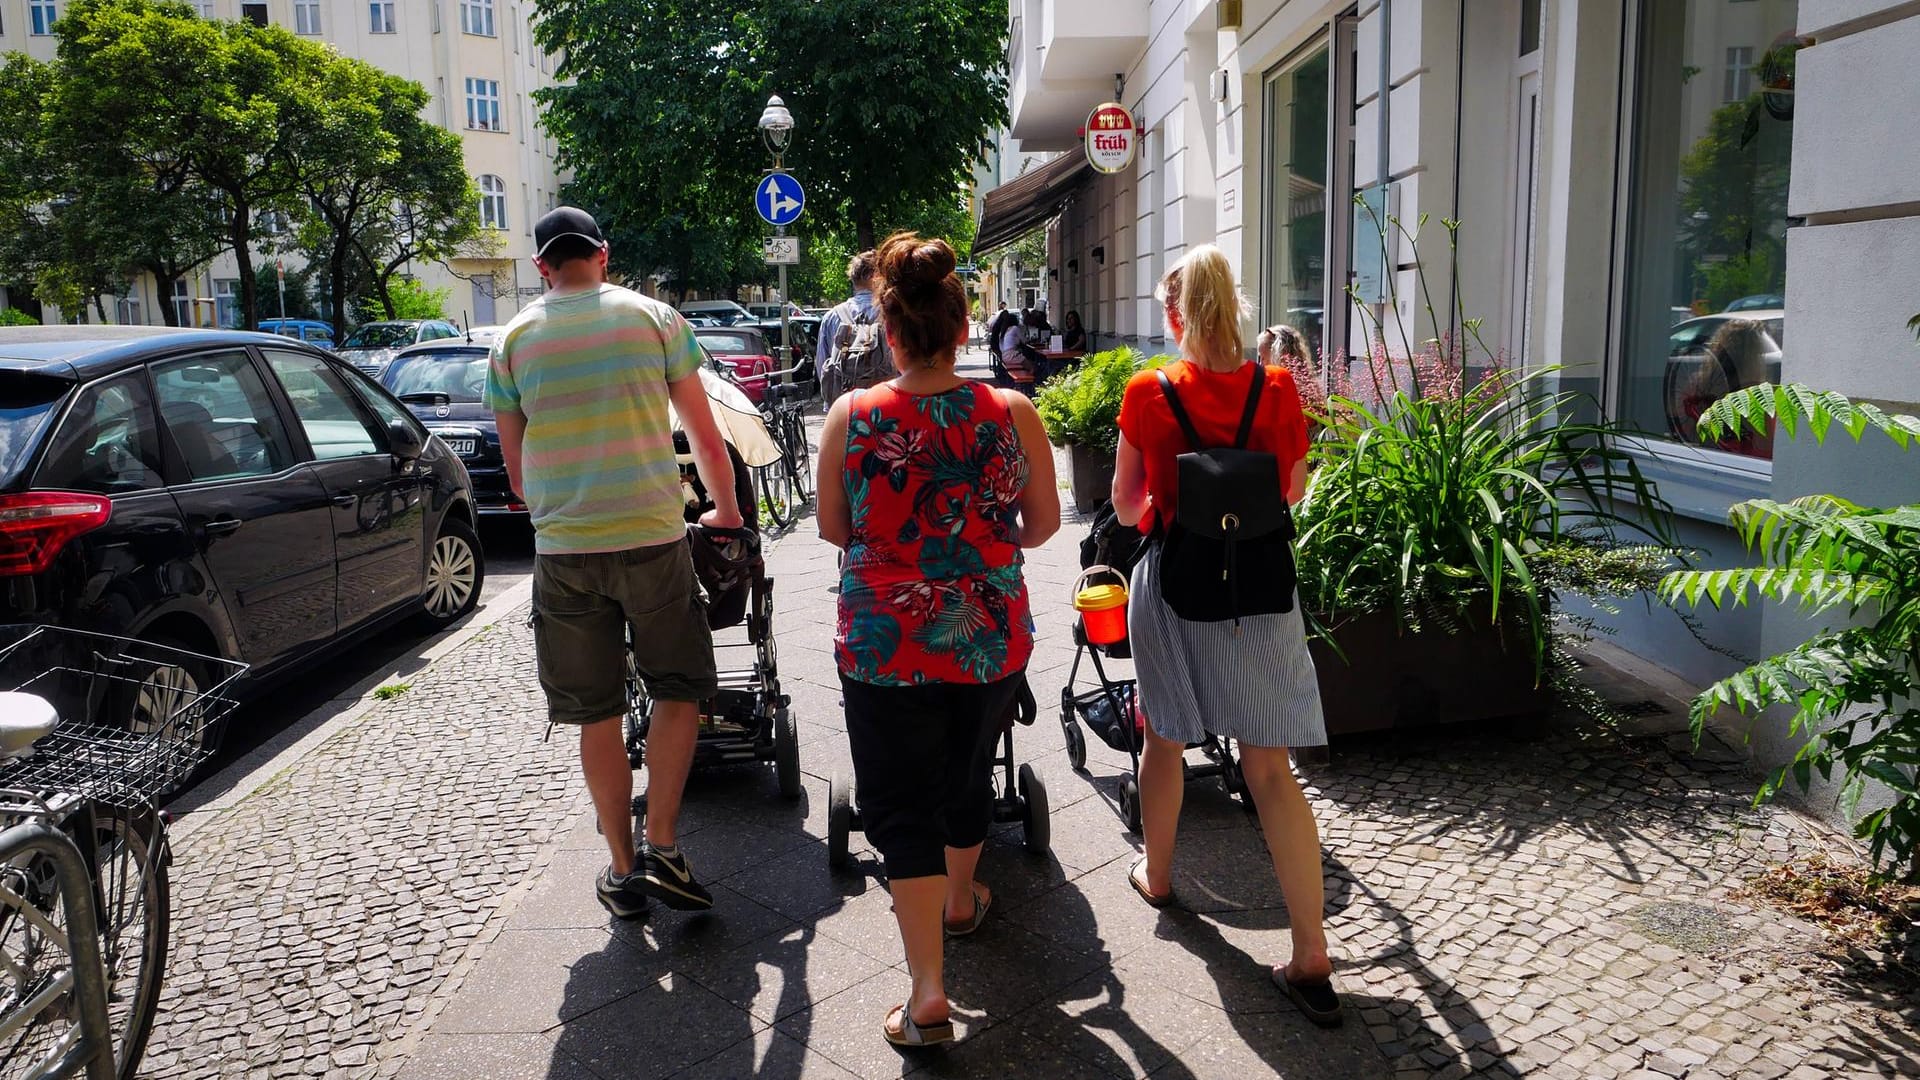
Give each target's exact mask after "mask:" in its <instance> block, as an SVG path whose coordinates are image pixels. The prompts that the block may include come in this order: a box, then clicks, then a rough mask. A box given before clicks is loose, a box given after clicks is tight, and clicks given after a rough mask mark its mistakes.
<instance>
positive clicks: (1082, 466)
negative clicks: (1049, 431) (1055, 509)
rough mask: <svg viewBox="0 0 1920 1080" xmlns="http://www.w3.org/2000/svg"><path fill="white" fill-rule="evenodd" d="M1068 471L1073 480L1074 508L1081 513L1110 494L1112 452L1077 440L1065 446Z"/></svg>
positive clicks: (1106, 498) (1093, 506)
mask: <svg viewBox="0 0 1920 1080" xmlns="http://www.w3.org/2000/svg"><path fill="white" fill-rule="evenodd" d="M1067 467H1068V474H1069V477H1070V479H1071V481H1072V484H1073V508H1074V509H1075V510H1077V511H1079V512H1080V513H1082V514H1087V513H1091V512H1092V511H1093V510H1094V508H1095V507H1097V506H1099V505H1100V504H1101V503H1103V502H1106V501H1107V500H1108V499H1109V498H1112V497H1113V455H1112V454H1103V453H1101V452H1100V451H1098V450H1091V449H1088V448H1087V447H1084V446H1081V445H1079V444H1078V443H1069V444H1068V446H1067Z"/></svg>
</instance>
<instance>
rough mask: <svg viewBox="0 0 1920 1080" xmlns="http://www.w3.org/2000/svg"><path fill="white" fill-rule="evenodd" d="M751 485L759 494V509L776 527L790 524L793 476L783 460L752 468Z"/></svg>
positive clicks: (792, 501) (792, 511) (791, 518)
mask: <svg viewBox="0 0 1920 1080" xmlns="http://www.w3.org/2000/svg"><path fill="white" fill-rule="evenodd" d="M753 486H754V490H755V491H756V493H757V494H758V496H759V500H760V510H761V512H762V513H763V514H764V515H765V516H766V519H767V520H768V521H769V522H770V523H771V524H772V525H773V527H774V528H776V529H784V528H786V527H787V526H788V525H790V524H792V522H793V516H794V511H795V507H794V505H793V504H794V495H793V477H792V476H791V474H789V473H788V472H787V464H786V462H785V461H776V462H774V463H773V464H771V465H767V466H763V467H761V468H758V469H755V470H753Z"/></svg>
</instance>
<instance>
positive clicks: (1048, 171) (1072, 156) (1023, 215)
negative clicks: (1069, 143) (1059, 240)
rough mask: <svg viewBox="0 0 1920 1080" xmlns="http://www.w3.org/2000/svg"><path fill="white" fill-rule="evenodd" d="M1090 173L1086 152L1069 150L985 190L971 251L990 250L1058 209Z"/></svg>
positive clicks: (1057, 211)
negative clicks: (977, 230) (978, 226)
mask: <svg viewBox="0 0 1920 1080" xmlns="http://www.w3.org/2000/svg"><path fill="white" fill-rule="evenodd" d="M1092 175H1093V166H1092V165H1091V164H1090V163H1088V161H1087V155H1085V154H1082V153H1077V152H1072V151H1069V152H1068V153H1065V154H1062V155H1060V156H1059V157H1057V158H1054V159H1053V160H1052V161H1049V162H1047V163H1046V164H1045V165H1041V166H1039V167H1037V168H1033V169H1029V170H1027V171H1026V173H1024V174H1022V175H1021V176H1018V177H1015V178H1014V179H1012V180H1009V181H1007V182H1006V183H1004V184H1001V185H1000V186H999V187H997V188H994V189H993V190H992V191H989V192H987V197H986V200H985V201H986V209H985V211H984V212H983V213H982V214H981V215H980V232H979V234H978V235H977V236H975V237H974V238H973V250H974V251H976V252H979V251H991V250H993V249H994V248H997V247H999V246H1000V245H1002V244H1005V243H1007V242H1008V241H1011V240H1017V239H1019V238H1020V237H1021V236H1022V235H1024V234H1025V233H1026V232H1027V231H1028V230H1030V229H1032V228H1033V227H1034V226H1035V225H1038V224H1040V223H1041V222H1044V221H1046V220H1047V219H1048V218H1050V217H1052V216H1053V215H1055V214H1057V213H1059V212H1060V208H1061V207H1062V206H1064V205H1066V202H1067V200H1068V199H1070V198H1072V197H1073V195H1074V193H1075V192H1076V191H1078V190H1079V189H1080V185H1081V184H1082V183H1083V182H1085V181H1086V180H1087V178H1089V177H1091V176H1092Z"/></svg>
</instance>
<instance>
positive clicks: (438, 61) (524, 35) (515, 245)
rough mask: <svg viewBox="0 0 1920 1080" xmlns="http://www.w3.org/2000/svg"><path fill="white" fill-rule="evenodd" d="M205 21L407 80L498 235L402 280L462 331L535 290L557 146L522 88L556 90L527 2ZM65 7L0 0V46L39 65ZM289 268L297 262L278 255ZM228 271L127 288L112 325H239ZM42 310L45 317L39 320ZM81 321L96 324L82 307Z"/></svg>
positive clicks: (290, 5) (263, 6) (266, 303)
mask: <svg viewBox="0 0 1920 1080" xmlns="http://www.w3.org/2000/svg"><path fill="white" fill-rule="evenodd" d="M191 6H193V7H196V8H198V9H199V12H200V14H201V15H202V16H203V17H205V18H210V19H248V20H252V21H254V22H258V23H260V24H262V25H266V24H272V25H276V26H282V27H285V28H287V29H288V30H291V31H292V32H294V33H295V34H298V35H300V36H302V37H306V38H310V39H312V40H314V41H317V42H322V43H324V44H327V45H329V46H332V47H333V48H334V49H335V50H337V51H338V52H339V53H340V54H341V55H343V56H349V57H353V58H355V59H358V60H364V61H366V62H367V63H369V64H372V65H374V66H375V67H378V68H380V69H382V70H384V71H387V72H389V73H391V74H394V75H399V76H401V77H403V78H407V79H411V80H413V81H415V82H418V83H420V84H421V85H422V86H424V87H426V89H427V92H428V93H429V94H431V95H432V101H431V102H430V103H429V104H428V106H427V117H428V119H430V120H431V121H433V122H434V123H436V124H439V125H440V126H442V127H444V128H446V129H447V130H449V131H451V132H453V133H454V134H456V135H459V136H460V139H461V143H462V145H463V147H464V149H465V154H466V164H467V171H468V173H469V174H470V175H472V176H473V178H474V184H475V186H476V187H477V188H478V189H479V192H480V217H481V221H482V223H483V225H484V226H485V227H487V228H488V229H492V230H495V231H496V232H497V233H498V239H499V241H500V242H499V245H498V247H497V251H496V257H494V258H488V259H456V260H452V261H451V262H449V263H448V264H446V265H440V264H424V263H423V264H415V265H414V266H413V267H411V268H410V270H411V273H413V274H414V276H416V277H418V278H419V279H420V280H421V281H423V282H424V283H425V284H427V285H428V286H429V287H432V288H447V289H450V290H451V294H450V296H449V299H448V301H447V308H448V314H450V315H453V316H456V317H458V316H462V315H464V316H465V318H466V319H468V320H470V321H471V323H472V324H473V325H486V324H489V323H495V322H504V321H506V320H507V319H509V318H511V317H512V316H513V314H514V313H515V312H517V311H518V310H519V309H520V307H521V305H523V304H525V303H526V302H527V301H529V300H531V299H532V298H533V297H536V296H539V295H540V292H541V283H540V280H539V277H538V276H537V275H536V274H535V273H534V271H533V267H532V265H531V263H530V262H529V261H528V260H529V259H530V258H531V257H532V254H533V222H534V220H535V219H536V218H538V217H539V216H540V214H542V213H544V212H545V211H546V210H548V209H551V208H552V207H553V206H555V205H556V204H557V202H558V200H559V191H560V188H561V186H562V185H563V184H564V182H565V180H564V178H563V177H562V176H561V175H560V173H559V171H558V169H557V168H556V166H555V160H556V151H557V147H556V146H555V145H554V143H553V141H552V140H551V139H549V138H548V137H547V136H546V135H545V134H544V133H543V132H542V131H541V130H540V128H539V126H538V125H537V122H536V117H535V109H534V102H533V93H534V91H536V90H539V89H541V88H543V87H547V86H551V85H553V83H554V76H553V69H554V66H555V61H554V58H553V57H550V56H548V55H547V54H546V53H545V52H543V51H542V50H541V49H540V48H539V46H537V45H535V44H534V42H533V21H534V4H533V0H192V2H191ZM65 7H66V3H65V0H0V51H8V52H23V53H26V54H28V55H29V56H33V57H35V58H36V59H40V60H51V59H52V58H53V55H54V50H55V45H56V42H57V38H55V37H54V35H53V33H52V27H53V22H54V21H55V20H56V19H58V18H59V16H60V14H61V12H62V10H63V9H64V8H65ZM288 263H289V267H290V268H291V267H292V266H294V265H295V264H297V263H298V259H297V257H288ZM255 268H256V272H257V273H259V274H260V275H261V280H260V298H261V299H260V312H259V315H260V317H261V318H263V319H266V318H273V317H274V316H275V315H276V314H277V313H278V312H277V309H276V307H275V281H274V278H273V272H274V267H273V262H272V259H271V258H268V259H265V260H256V262H255ZM238 297H239V276H238V271H237V269H236V267H235V263H234V260H233V257H232V256H231V255H224V256H221V257H220V258H218V259H215V260H214V261H213V262H212V263H210V264H208V265H207V266H205V267H203V268H201V269H200V270H199V271H197V272H196V273H194V274H193V275H192V276H191V277H190V278H187V279H183V280H182V281H180V282H176V283H172V284H171V285H169V284H167V283H161V282H156V281H153V280H151V279H150V278H148V279H146V280H138V281H132V282H129V283H128V286H127V290H126V292H125V293H124V294H123V295H122V296H121V297H120V298H119V300H118V302H117V303H116V305H115V310H114V312H113V314H114V317H115V321H117V322H129V323H146V324H159V323H162V322H163V321H164V315H163V314H162V312H161V307H160V305H162V304H168V305H172V306H173V307H174V309H175V311H176V312H177V313H179V315H180V317H181V321H182V322H183V323H187V322H195V323H197V322H205V321H207V320H209V319H217V320H218V321H219V322H220V323H221V324H222V325H233V324H235V323H236V322H237V321H238V318H239V312H238ZM53 317H54V316H53V313H49V314H48V318H49V320H51V319H52V318H53ZM86 317H87V318H89V319H91V318H95V317H96V316H95V314H94V313H93V312H91V311H89V312H88V313H87V315H86Z"/></svg>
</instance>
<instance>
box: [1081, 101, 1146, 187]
mask: <svg viewBox="0 0 1920 1080" xmlns="http://www.w3.org/2000/svg"><path fill="white" fill-rule="evenodd" d="M1139 145H1140V134H1139V131H1138V130H1137V129H1136V128H1135V127H1134V123H1133V114H1132V113H1130V112H1128V111H1127V107H1126V106H1125V105H1122V104H1120V103H1119V102H1117V101H1109V102H1107V103H1106V104H1105V105H1102V106H1100V107H1099V108H1097V109H1095V110H1093V114H1092V115H1090V116H1088V117H1087V162H1088V164H1090V165H1092V166H1093V167H1094V170H1095V171H1096V172H1103V173H1117V172H1124V171H1126V169H1127V167H1128V166H1130V165H1132V164H1133V154H1134V150H1135V149H1136V148H1137V147H1139Z"/></svg>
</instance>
